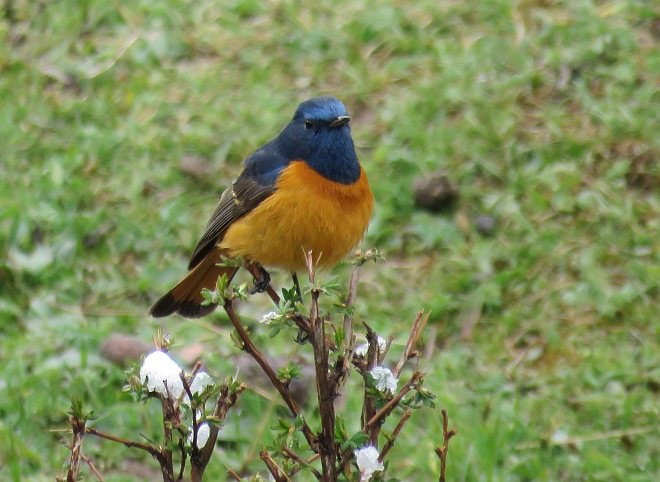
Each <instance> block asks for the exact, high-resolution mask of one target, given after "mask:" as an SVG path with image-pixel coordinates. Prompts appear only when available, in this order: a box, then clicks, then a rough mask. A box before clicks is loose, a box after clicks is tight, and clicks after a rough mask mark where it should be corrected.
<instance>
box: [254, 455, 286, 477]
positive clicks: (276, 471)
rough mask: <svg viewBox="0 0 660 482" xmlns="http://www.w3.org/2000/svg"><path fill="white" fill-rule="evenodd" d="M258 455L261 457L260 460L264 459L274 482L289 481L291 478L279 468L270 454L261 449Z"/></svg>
mask: <svg viewBox="0 0 660 482" xmlns="http://www.w3.org/2000/svg"><path fill="white" fill-rule="evenodd" d="M259 456H260V457H261V460H263V461H264V463H265V464H266V467H268V471H269V472H270V473H271V475H272V476H273V478H274V479H275V482H290V481H291V479H290V478H289V477H288V476H287V475H286V473H284V471H283V470H282V469H281V468H280V466H279V465H277V462H275V461H274V460H273V458H272V457H271V456H270V454H269V453H268V452H267V451H266V450H262V451H261V452H260V453H259Z"/></svg>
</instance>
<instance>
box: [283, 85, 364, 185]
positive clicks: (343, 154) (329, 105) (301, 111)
mask: <svg viewBox="0 0 660 482" xmlns="http://www.w3.org/2000/svg"><path fill="white" fill-rule="evenodd" d="M350 120H351V118H350V117H349V116H348V113H347V112H346V107H344V104H342V103H341V102H340V101H339V100H338V99H336V98H334V97H315V98H313V99H309V100H306V101H305V102H303V103H302V104H300V105H299V106H298V109H296V113H295V114H294V116H293V119H291V122H289V124H288V125H287V126H286V127H285V128H284V130H283V131H282V132H281V133H280V135H279V136H278V137H277V139H275V141H274V143H275V144H276V145H277V147H278V149H279V150H280V152H281V153H282V154H284V155H285V156H287V157H288V158H289V159H291V160H295V159H302V160H303V161H305V162H306V163H307V164H308V165H309V166H310V167H311V168H313V169H314V170H316V171H317V172H318V173H320V174H322V175H323V176H325V177H326V178H328V179H330V180H332V181H336V182H340V183H342V184H351V183H353V182H355V181H357V180H358V178H359V177H360V165H359V164H358V159H357V155H356V154H355V147H354V146H353V139H352V138H351V128H350V127H349V125H348V123H349V121H350Z"/></svg>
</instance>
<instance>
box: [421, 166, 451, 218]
mask: <svg viewBox="0 0 660 482" xmlns="http://www.w3.org/2000/svg"><path fill="white" fill-rule="evenodd" d="M413 193H414V196H415V204H416V205H417V207H420V208H423V209H427V210H429V211H433V212H440V211H445V210H447V209H450V208H451V207H452V206H453V205H454V203H455V202H456V200H457V199H458V196H459V192H458V189H457V188H456V187H455V186H454V185H453V184H452V183H451V182H450V181H449V178H448V177H447V175H446V174H445V173H443V172H435V173H432V174H430V175H428V176H424V177H418V178H417V179H415V181H414V183H413Z"/></svg>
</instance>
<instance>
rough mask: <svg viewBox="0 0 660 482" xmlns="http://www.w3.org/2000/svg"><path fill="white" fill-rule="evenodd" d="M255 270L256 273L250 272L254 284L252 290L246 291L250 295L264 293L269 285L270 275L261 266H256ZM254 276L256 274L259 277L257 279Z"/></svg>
mask: <svg viewBox="0 0 660 482" xmlns="http://www.w3.org/2000/svg"><path fill="white" fill-rule="evenodd" d="M255 270H256V271H257V273H255V271H253V270H250V272H251V273H252V276H253V282H254V284H253V286H252V288H250V289H249V290H248V293H250V294H251V295H253V294H255V293H263V292H265V291H266V290H267V289H268V285H269V284H270V274H269V273H268V271H266V270H265V269H264V267H263V266H261V265H257V266H255ZM256 274H258V275H259V277H257V276H256Z"/></svg>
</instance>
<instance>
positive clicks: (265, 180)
mask: <svg viewBox="0 0 660 482" xmlns="http://www.w3.org/2000/svg"><path fill="white" fill-rule="evenodd" d="M270 147H271V146H270V145H266V146H264V147H263V148H262V149H260V150H258V151H257V152H255V153H254V154H252V155H251V156H250V157H249V158H248V159H246V161H245V169H244V170H243V172H242V173H241V175H240V176H239V177H238V178H236V180H234V182H233V183H232V185H231V187H229V188H228V189H226V190H225V192H223V193H222V196H221V197H220V202H219V203H218V207H217V208H215V211H214V212H213V214H212V215H211V218H210V219H209V222H208V224H207V225H206V230H205V231H204V234H203V235H202V237H201V238H200V239H199V241H197V244H196V245H195V249H193V253H192V255H191V257H190V262H189V263H188V269H193V268H194V267H195V266H197V264H199V262H200V261H201V260H202V259H204V257H205V256H206V255H207V254H208V253H209V252H210V251H211V250H212V249H213V247H214V246H215V245H216V243H217V242H218V240H219V239H220V238H221V237H222V236H223V234H224V232H225V231H226V230H227V228H229V226H231V224H232V223H233V222H234V221H236V220H237V219H239V218H241V217H242V216H244V215H246V214H247V213H249V212H250V211H252V210H253V209H254V208H255V207H257V206H258V205H259V204H260V203H261V202H262V201H263V200H264V199H266V198H267V197H268V196H270V195H271V194H272V193H273V192H274V191H275V189H276V182H277V177H278V176H279V173H280V172H281V171H282V169H284V167H286V165H287V164H288V163H289V161H288V160H286V159H284V157H283V156H281V155H279V154H278V153H277V152H276V151H275V150H274V149H272V148H270Z"/></svg>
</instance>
